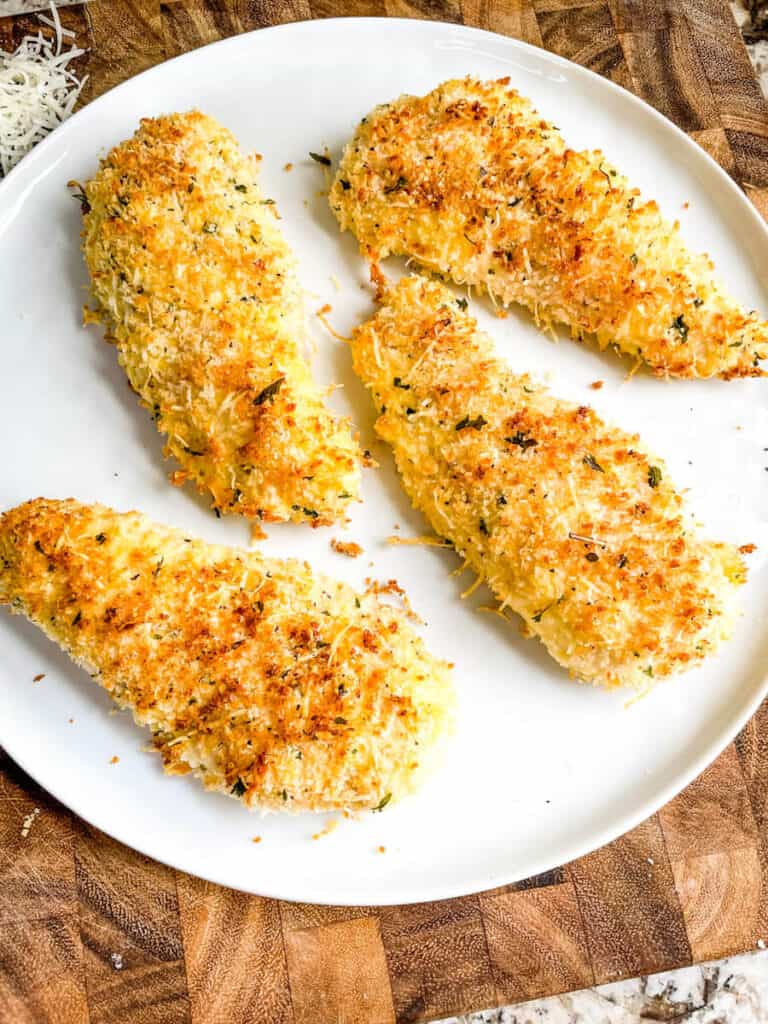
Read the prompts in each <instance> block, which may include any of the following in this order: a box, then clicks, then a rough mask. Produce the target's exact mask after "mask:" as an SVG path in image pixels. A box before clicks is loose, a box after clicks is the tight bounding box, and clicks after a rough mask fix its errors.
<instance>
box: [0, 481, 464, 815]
mask: <svg viewBox="0 0 768 1024" xmlns="http://www.w3.org/2000/svg"><path fill="white" fill-rule="evenodd" d="M2 603H6V604H9V605H10V608H11V611H14V612H19V613H23V614H24V615H26V616H27V617H28V618H29V619H31V620H32V621H33V622H34V623H36V624H37V625H38V626H39V627H40V628H41V629H42V630H43V631H44V632H45V633H47V634H48V636H50V637H51V638H52V639H53V640H55V641H56V642H57V643H58V644H59V645H60V646H61V647H63V648H64V650H66V651H67V653H68V654H69V655H70V657H72V659H73V660H74V661H75V662H77V663H78V664H79V665H82V666H84V667H86V668H87V669H88V670H89V671H90V672H91V673H92V676H93V678H94V679H95V681H96V682H97V683H99V684H100V685H101V686H103V687H104V689H105V690H107V692H108V693H109V694H110V696H111V697H112V698H113V699H114V700H115V701H116V702H117V703H118V704H119V705H120V706H121V707H125V708H130V710H131V711H132V712H133V715H134V718H135V719H136V721H137V722H138V723H139V724H140V725H145V726H148V727H149V728H150V729H151V732H152V743H153V744H154V746H155V748H156V749H157V750H158V751H159V752H160V754H161V755H162V758H163V762H164V764H165V769H166V771H168V772H170V773H174V774H181V773H187V772H193V773H194V774H195V775H197V776H198V777H199V778H200V779H202V781H203V783H204V784H205V786H206V787H208V788H210V789H217V790H221V791H222V792H224V793H228V794H231V795H233V796H236V797H239V798H241V799H242V801H243V802H244V803H245V804H246V805H248V806H249V807H250V806H255V807H259V808H261V809H271V810H281V811H282V810H284V811H300V810H312V811H328V810H338V809H347V808H349V809H352V810H354V809H364V808H375V807H377V806H379V805H381V804H382V803H383V802H389V800H390V799H391V800H397V799H399V798H400V797H402V796H404V795H405V794H407V793H409V792H411V791H412V790H413V789H414V788H415V787H416V786H417V785H418V784H419V782H420V781H421V779H422V778H423V776H424V774H425V772H426V771H427V770H428V769H429V768H430V766H431V765H433V763H434V761H435V758H436V755H437V751H438V748H439V747H441V745H442V741H443V740H444V738H445V737H446V735H447V733H448V731H449V730H448V726H449V724H450V721H451V716H452V710H453V690H452V684H451V680H450V673H449V666H447V665H446V664H445V662H442V661H439V660H437V659H435V658H433V657H431V656H430V655H429V653H428V652H427V651H426V650H425V648H424V645H423V643H422V642H421V640H420V639H419V637H418V636H417V635H416V634H415V633H414V632H413V630H412V629H411V628H410V626H409V625H408V624H407V622H406V619H405V615H404V613H403V612H401V611H400V610H399V609H397V608H393V607H391V606H389V605H386V604H383V603H381V602H380V601H378V600H377V599H376V598H375V597H374V596H372V595H371V594H356V593H355V592H354V591H353V590H352V588H351V587H349V586H347V585H346V584H344V583H339V582H337V581H335V580H332V579H329V578H327V577H325V576H320V575H317V574H315V573H313V572H312V571H311V570H310V568H309V566H308V565H307V564H306V563H305V562H299V561H279V560H276V559H267V558H262V557H261V556H260V555H258V554H254V553H252V552H247V551H243V550H238V549H232V548H226V547H221V546H218V545H213V544H206V543H204V542H203V541H199V540H193V539H191V538H189V537H185V536H184V535H183V534H182V533H180V532H179V531H178V530H174V529H171V528H169V527H166V526H160V525H158V524H156V523H153V522H151V521H150V520H149V519H147V518H146V517H144V516H142V515H140V514H139V513H137V512H129V513H125V514H120V513H117V512H114V511H112V510H111V509H108V508H105V507H104V506H101V505H82V504H80V503H79V502H76V501H73V500H68V501H49V500H46V499H43V498H38V499H37V500H35V501H30V502H27V503H26V504H24V505H20V506H18V507H17V508H14V509H11V510H10V511H9V512H6V513H5V514H4V515H3V516H0V604H2Z"/></svg>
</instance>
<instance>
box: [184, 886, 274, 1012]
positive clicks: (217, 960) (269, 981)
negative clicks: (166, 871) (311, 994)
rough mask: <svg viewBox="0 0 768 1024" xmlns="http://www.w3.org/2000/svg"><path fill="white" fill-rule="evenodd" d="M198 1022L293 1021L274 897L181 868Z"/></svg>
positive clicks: (190, 979) (188, 959) (193, 1005)
mask: <svg viewBox="0 0 768 1024" xmlns="http://www.w3.org/2000/svg"><path fill="white" fill-rule="evenodd" d="M177 889H178V894H179V912H180V916H181V930H182V935H183V938H184V949H185V951H186V968H187V978H188V983H189V998H190V1006H191V1011H192V1021H193V1024H220V1022H231V1024H239V1022H240V1021H242V1022H246V1021H248V1022H249V1024H262V1022H263V1024H291V1021H292V1020H293V1011H292V1009H291V998H290V992H289V990H288V975H287V971H286V965H285V954H284V951H283V937H282V932H281V927H280V909H279V906H278V904H277V903H276V902H275V901H274V900H267V899H262V898H261V897H259V896H247V895H246V894H245V893H242V892H236V891H235V890H234V889H225V888H223V887H221V886H218V885H214V884H213V883H211V882H204V881H202V880H201V879H199V878H192V877H191V876H190V875H184V874H182V873H181V872H178V873H177Z"/></svg>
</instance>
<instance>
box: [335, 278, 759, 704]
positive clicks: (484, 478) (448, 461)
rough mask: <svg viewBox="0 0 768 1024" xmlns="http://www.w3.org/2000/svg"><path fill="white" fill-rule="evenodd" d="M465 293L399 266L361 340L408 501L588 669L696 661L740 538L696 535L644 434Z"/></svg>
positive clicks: (569, 658) (709, 645)
mask: <svg viewBox="0 0 768 1024" xmlns="http://www.w3.org/2000/svg"><path fill="white" fill-rule="evenodd" d="M462 305H465V300H463V299H459V300H457V299H456V298H455V297H454V296H453V295H452V294H451V292H449V291H448V289H447V288H446V287H445V286H444V285H442V284H438V283H437V282H430V281H426V280H425V279H423V278H421V277H408V278H404V279H403V280H402V281H400V283H399V284H398V285H397V286H396V287H394V288H392V289H390V290H389V291H388V292H387V293H386V294H385V295H384V298H383V305H382V307H381V309H380V311H379V312H378V313H377V314H376V315H375V316H374V317H373V318H372V319H371V320H370V321H368V322H367V323H365V324H363V325H362V326H361V327H359V328H358V329H357V330H356V331H355V334H354V337H353V340H352V350H353V355H354V366H355V370H356V372H357V373H358V375H359V376H360V378H361V379H362V380H363V382H364V383H365V384H366V385H367V386H368V387H369V388H370V389H371V392H372V394H373V397H374V400H375V402H376V404H377V406H378V408H379V409H380V411H381V415H380V416H379V419H378V421H377V423H376V430H377V432H378V434H379V435H380V436H381V437H382V438H383V439H384V440H385V441H388V442H389V443H390V444H391V446H392V448H393V451H394V454H395V459H396V462H397V467H398V469H399V471H400V474H401V476H402V480H403V484H404V487H405V490H406V492H407V493H408V495H409V497H410V499H411V501H412V502H413V504H414V506H415V507H416V508H418V509H420V510H421V511H422V512H423V513H424V514H425V515H426V517H427V519H428V520H429V522H430V523H431V525H432V527H433V529H434V530H435V531H436V533H438V534H439V535H440V536H441V537H445V538H447V539H448V540H449V541H451V542H452V544H453V546H454V548H455V549H456V551H457V552H458V553H459V554H460V555H461V556H462V557H463V558H464V559H465V560H466V564H467V565H468V566H470V567H471V568H472V569H473V570H474V571H475V572H476V573H477V574H478V576H480V577H482V578H483V579H484V580H485V581H486V582H487V583H488V585H489V586H490V588H491V590H492V591H493V592H494V594H495V595H496V597H497V598H498V599H499V601H500V602H501V610H502V611H503V610H504V609H506V608H511V609H512V610H514V611H515V612H517V613H518V614H519V615H521V616H522V618H523V620H524V623H525V628H526V631H528V632H530V633H532V634H535V635H536V636H538V637H539V639H540V640H541V641H542V642H543V643H544V644H545V646H546V648H547V650H548V651H549V653H550V654H551V655H552V657H553V658H555V660H556V661H558V662H559V663H560V664H561V665H563V666H564V667H565V668H567V669H568V670H569V672H570V673H571V675H573V676H575V677H577V678H578V679H583V680H586V681H589V682H593V683H599V684H602V685H603V686H606V687H615V686H623V685H629V686H634V687H637V688H644V687H647V686H648V685H650V684H651V683H652V682H653V680H655V679H660V678H662V677H664V676H667V675H670V674H671V673H673V672H677V671H679V670H681V669H685V668H688V667H691V666H693V665H695V664H697V663H698V662H700V661H701V660H702V659H703V658H705V657H706V656H707V655H708V654H710V653H711V652H712V651H714V650H715V649H716V648H717V647H718V646H719V644H720V643H721V642H722V641H723V640H725V639H727V637H728V636H729V635H730V633H731V631H732V626H733V620H734V614H735V607H734V604H735V601H734V598H735V594H736V589H737V585H738V584H739V583H742V582H743V581H744V579H745V574H746V571H745V568H744V565H743V563H742V560H741V558H740V557H739V554H738V552H737V551H736V549H735V548H733V547H732V546H731V545H729V544H722V543H716V542H713V541H709V540H706V539H704V538H703V537H702V536H701V535H700V533H699V532H698V531H697V529H696V528H695V526H694V524H693V522H692V521H691V519H690V518H689V517H688V516H687V515H686V514H685V512H684V510H683V507H682V500H681V498H680V495H679V494H678V493H677V491H676V490H675V489H674V487H673V485H672V483H671V482H670V480H669V477H668V474H667V470H666V468H665V466H664V463H663V462H662V460H661V459H659V458H658V457H656V456H653V455H651V454H649V453H648V451H647V450H646V449H645V448H644V447H643V445H642V443H641V442H640V440H639V438H638V437H637V436H636V435H633V434H627V433H625V432H624V431H622V430H619V429H617V428H616V427H612V426H609V425H606V424H605V423H603V422H602V421H601V420H600V418H599V417H598V416H597V414H596V413H595V412H593V410H592V409H589V408H588V407H587V406H576V405H573V404H571V403H569V402H564V401H560V400H558V399H557V398H554V397H553V396H552V395H550V394H549V393H548V392H547V391H546V389H544V388H542V387H541V386H539V385H537V384H535V383H533V382H532V380H531V379H530V378H529V377H527V376H516V375H515V374H513V373H511V372H510V370H509V368H508V367H507V366H506V365H505V364H504V363H503V362H501V361H500V360H499V359H498V358H497V357H496V356H495V354H494V350H493V345H492V342H491V340H490V338H489V337H488V336H487V335H485V334H483V333H481V332H480V331H479V330H478V328H477V324H476V322H475V320H474V319H473V318H472V317H471V316H469V315H467V314H466V313H464V312H463V311H462V308H461V307H462Z"/></svg>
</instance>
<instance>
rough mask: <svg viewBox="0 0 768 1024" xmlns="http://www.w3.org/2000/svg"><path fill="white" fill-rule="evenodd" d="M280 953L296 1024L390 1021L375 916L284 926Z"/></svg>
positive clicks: (376, 1023) (379, 1023)
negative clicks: (310, 925)
mask: <svg viewBox="0 0 768 1024" xmlns="http://www.w3.org/2000/svg"><path fill="white" fill-rule="evenodd" d="M285 954H286V959H287V961H288V975H289V978H290V985H291V998H292V1002H293V1010H294V1015H295V1020H296V1024H331V1022H334V1024H335V1022H338V1024H395V1013H394V1009H393V1006H392V994H391V990H390V985H389V977H388V975H387V963H386V960H385V957H384V948H383V946H382V941H381V933H380V930H379V922H378V921H377V920H376V918H375V917H364V918H358V919H357V920H355V921H339V922H337V923H336V924H329V925H323V926H322V927H320V928H300V929H297V930H295V931H290V932H288V933H287V934H286V936H285ZM262 1020H263V1021H264V1024H271V1021H268V1020H267V1018H266V1017H261V1016H259V1017H257V1018H255V1021H254V1024H261V1022H262Z"/></svg>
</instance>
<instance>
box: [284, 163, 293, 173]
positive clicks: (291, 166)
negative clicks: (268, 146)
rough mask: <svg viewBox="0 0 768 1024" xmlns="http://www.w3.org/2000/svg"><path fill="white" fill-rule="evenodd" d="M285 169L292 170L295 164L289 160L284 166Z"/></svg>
mask: <svg viewBox="0 0 768 1024" xmlns="http://www.w3.org/2000/svg"><path fill="white" fill-rule="evenodd" d="M283 170H284V171H292V170H293V164H292V163H290V161H289V162H288V163H287V164H286V165H285V167H284V168H283Z"/></svg>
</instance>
